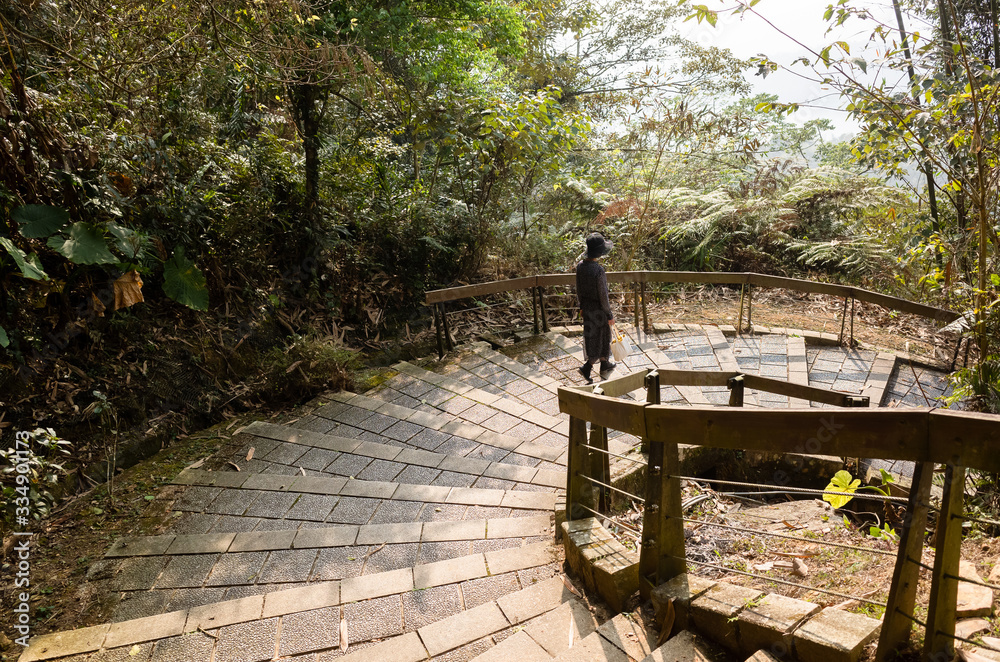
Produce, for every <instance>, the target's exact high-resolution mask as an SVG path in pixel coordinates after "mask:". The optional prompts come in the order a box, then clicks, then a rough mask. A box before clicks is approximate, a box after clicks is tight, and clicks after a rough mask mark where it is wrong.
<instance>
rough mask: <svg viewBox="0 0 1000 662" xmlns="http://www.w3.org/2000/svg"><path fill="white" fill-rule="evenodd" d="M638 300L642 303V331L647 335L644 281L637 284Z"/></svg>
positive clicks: (647, 317)
mask: <svg viewBox="0 0 1000 662" xmlns="http://www.w3.org/2000/svg"><path fill="white" fill-rule="evenodd" d="M639 300H640V301H641V302H642V330H643V332H644V333H649V310H648V309H647V308H646V281H642V282H641V283H639Z"/></svg>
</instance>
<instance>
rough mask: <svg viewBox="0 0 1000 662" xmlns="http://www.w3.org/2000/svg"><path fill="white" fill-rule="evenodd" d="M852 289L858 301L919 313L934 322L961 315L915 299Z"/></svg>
mask: <svg viewBox="0 0 1000 662" xmlns="http://www.w3.org/2000/svg"><path fill="white" fill-rule="evenodd" d="M852 289H853V290H854V298H855V299H857V300H858V301H867V302H868V303H874V304H878V305H880V306H883V307H885V308H889V309H890V310H898V311H900V312H902V313H909V314H911V315H919V316H920V317H926V318H928V319H931V320H934V321H935V322H940V323H941V324H948V323H949V322H954V321H955V320H957V319H958V318H959V317H961V316H962V315H961V313H956V312H955V311H953V310H945V309H944V308H936V307H934V306H928V305H926V304H923V303H917V302H916V301H909V300H907V299H900V298H899V297H894V296H889V295H888V294H879V293H878V292H872V291H871V290H862V289H861V288H852Z"/></svg>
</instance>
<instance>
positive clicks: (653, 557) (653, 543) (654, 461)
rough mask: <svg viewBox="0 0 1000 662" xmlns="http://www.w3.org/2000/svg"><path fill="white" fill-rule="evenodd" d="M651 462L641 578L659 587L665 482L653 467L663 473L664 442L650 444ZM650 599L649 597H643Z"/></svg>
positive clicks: (647, 483) (643, 441)
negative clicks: (655, 472) (655, 474)
mask: <svg viewBox="0 0 1000 662" xmlns="http://www.w3.org/2000/svg"><path fill="white" fill-rule="evenodd" d="M642 443H643V446H645V445H647V440H646V439H643V440H642ZM648 445H649V461H648V463H647V464H646V493H645V494H644V495H643V498H644V499H646V507H645V508H644V509H643V513H642V547H641V548H640V549H639V576H640V577H643V578H648V579H649V580H650V583H651V584H652V585H653V586H659V585H660V583H659V582H658V581H657V580H656V578H657V575H658V574H659V567H660V543H661V542H662V539H663V538H662V536H661V535H660V533H661V532H660V524H661V523H662V519H661V517H660V514H661V508H660V504H661V503H662V502H663V482H662V481H661V480H659V476H658V475H657V476H654V475H653V472H654V469H653V467H660V469H659V471H660V472H662V471H663V446H664V443H663V442H662V441H655V442H652V443H649V444H648ZM643 597H644V598H648V596H647V595H644V596H643Z"/></svg>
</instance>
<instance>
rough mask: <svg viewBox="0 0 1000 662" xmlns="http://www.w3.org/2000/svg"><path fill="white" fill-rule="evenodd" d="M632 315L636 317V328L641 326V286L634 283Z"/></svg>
mask: <svg viewBox="0 0 1000 662" xmlns="http://www.w3.org/2000/svg"><path fill="white" fill-rule="evenodd" d="M632 299H633V300H632V317H633V318H635V328H637V329H638V328H639V287H638V285H637V284H636V283H632Z"/></svg>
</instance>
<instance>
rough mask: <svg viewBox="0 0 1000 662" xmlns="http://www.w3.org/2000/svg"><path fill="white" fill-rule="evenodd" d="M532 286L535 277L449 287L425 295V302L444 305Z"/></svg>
mask: <svg viewBox="0 0 1000 662" xmlns="http://www.w3.org/2000/svg"><path fill="white" fill-rule="evenodd" d="M534 286H535V276H525V277H524V278H511V279H509V280H494V281H490V282H488V283H478V284H476V285H463V286H461V287H449V288H447V289H444V290H431V291H430V292H427V294H426V295H425V302H426V303H427V304H428V305H429V304H433V303H444V302H445V301H455V300H457V299H466V298H468V297H478V296H485V295H487V294H497V293H498V292H511V291H514V290H526V289H528V288H529V287H534Z"/></svg>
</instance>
